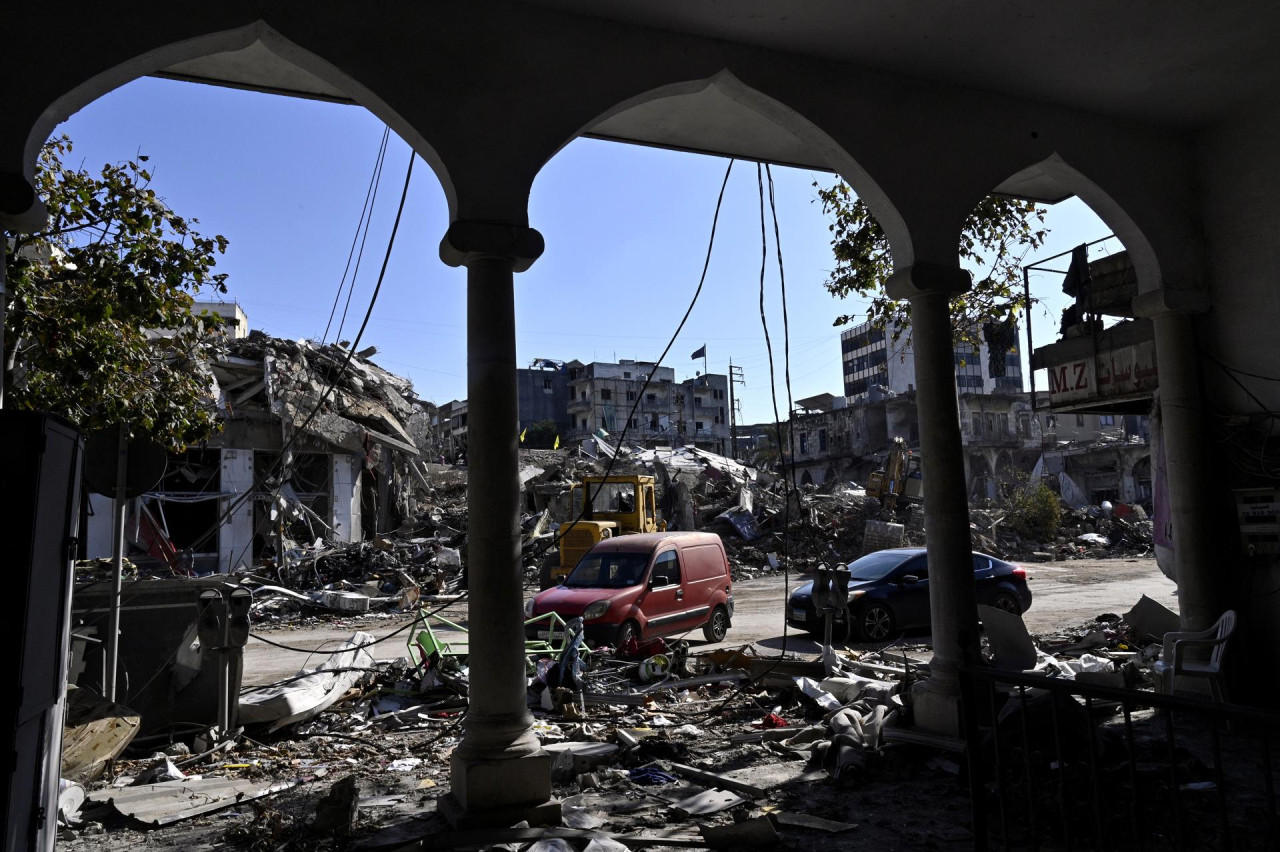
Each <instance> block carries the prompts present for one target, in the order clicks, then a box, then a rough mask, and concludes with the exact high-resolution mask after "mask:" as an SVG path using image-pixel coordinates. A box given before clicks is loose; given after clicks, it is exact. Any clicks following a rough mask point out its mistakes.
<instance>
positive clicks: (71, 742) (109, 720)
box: [61, 686, 141, 781]
mask: <svg viewBox="0 0 1280 852" xmlns="http://www.w3.org/2000/svg"><path fill="white" fill-rule="evenodd" d="M140 720H141V717H140V716H139V715H138V714H137V713H135V712H133V711H132V710H130V709H129V708H128V707H124V706H122V705H120V704H113V703H112V702H110V701H108V700H107V699H105V698H103V697H102V696H101V695H99V694H98V693H96V692H94V691H93V690H90V689H79V688H77V687H75V686H68V687H67V715H66V727H65V728H64V730H63V733H62V769H61V772H62V777H63V778H66V779H68V780H71V781H91V780H93V779H94V778H97V777H98V776H99V775H100V774H102V770H103V768H104V767H105V766H106V764H107V761H108V760H113V759H114V758H116V757H119V756H120V753H121V752H123V751H124V750H125V748H127V747H128V745H129V743H131V742H133V738H134V737H135V736H137V733H138V725H139V722H140Z"/></svg>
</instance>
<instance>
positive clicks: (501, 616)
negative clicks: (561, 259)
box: [440, 222, 559, 825]
mask: <svg viewBox="0 0 1280 852" xmlns="http://www.w3.org/2000/svg"><path fill="white" fill-rule="evenodd" d="M542 246H543V243H542V236H541V235H540V234H539V233H538V232H537V231H535V230H533V229H532V228H528V227H525V226H518V225H501V224H495V223H488V222H485V223H477V222H455V223H454V224H453V225H451V226H450V228H449V231H448V233H447V234H446V235H445V238H444V240H443V241H442V243H441V248H440V254H441V257H442V258H443V259H444V260H445V262H446V263H455V264H457V265H465V266H466V268H467V406H468V413H469V423H468V426H467V467H468V471H467V474H468V475H467V506H468V511H469V516H470V522H469V528H468V536H467V581H468V582H467V589H468V598H467V621H468V624H469V626H470V628H471V629H470V634H469V647H470V655H469V658H468V666H469V669H470V684H469V694H468V709H467V719H466V733H465V734H464V735H463V738H462V742H461V744H459V746H458V747H457V748H456V749H455V750H454V752H453V756H452V758H451V760H450V780H451V792H450V799H451V801H449V802H448V803H447V804H446V805H445V806H444V807H442V811H443V812H444V813H445V814H446V815H447V816H449V818H450V819H451V820H452V821H453V822H454V824H455V825H478V824H486V823H491V824H502V825H509V824H510V823H511V822H515V821H519V820H520V819H529V820H530V822H546V821H555V820H557V819H558V817H559V808H558V806H556V805H555V804H554V803H550V804H549V800H550V798H551V758H550V756H549V755H547V754H546V753H545V752H544V751H543V750H542V747H541V745H540V743H539V742H538V738H537V737H536V736H535V735H534V733H533V717H532V715H531V714H530V713H529V709H528V706H527V704H526V700H525V696H526V690H527V686H526V678H525V657H524V600H523V592H524V584H523V579H524V578H523V570H522V566H521V562H520V479H519V473H518V468H519V455H518V442H517V432H516V422H517V412H516V334H515V332H516V326H515V286H514V285H515V281H514V274H513V273H514V271H515V270H516V269H518V268H523V269H527V268H528V267H529V266H530V265H531V264H532V263H533V261H534V260H535V259H536V258H537V256H538V255H539V254H541V252H542Z"/></svg>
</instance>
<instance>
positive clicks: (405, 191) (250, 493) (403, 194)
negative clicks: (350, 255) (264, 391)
mask: <svg viewBox="0 0 1280 852" xmlns="http://www.w3.org/2000/svg"><path fill="white" fill-rule="evenodd" d="M415 157H416V155H415V154H414V152H413V151H412V150H410V152H409V165H408V168H406V170H405V175H404V187H403V188H402V189H401V191H400V203H399V205H398V206H397V208H396V217H395V220H394V221H393V222H392V225H391V235H390V236H389V237H388V238H387V248H386V251H385V252H384V253H383V256H382V267H381V269H380V270H379V271H378V280H377V283H376V284H375V285H374V288H373V294H372V295H371V296H370V297H369V305H368V307H367V308H366V309H365V312H364V319H363V321H362V322H361V323H360V330H359V331H358V332H356V336H355V339H354V340H353V341H352V343H351V345H350V346H349V347H347V350H346V351H347V355H346V357H345V358H344V359H343V361H342V363H341V364H340V365H339V366H338V369H337V371H336V372H335V373H334V374H333V378H332V379H331V380H330V381H329V383H328V384H327V385H326V386H325V388H324V391H323V392H322V393H321V394H320V397H319V399H317V400H316V403H315V405H313V406H312V408H311V410H310V412H308V414H307V416H306V417H305V418H304V419H303V421H302V423H300V424H299V425H298V426H297V427H296V428H295V429H294V431H293V433H292V434H291V435H290V436H289V438H288V440H286V441H285V442H284V445H283V446H282V447H281V448H280V454H279V458H278V459H277V460H276V462H275V463H274V464H273V465H272V468H271V470H270V471H269V472H268V474H267V475H266V476H265V477H264V479H266V480H271V479H273V478H274V477H275V475H276V473H277V472H279V470H280V469H281V467H282V466H283V465H284V460H285V458H286V457H287V455H288V452H289V450H290V449H292V448H293V445H294V444H295V443H297V441H298V438H299V437H300V436H301V435H302V434H303V433H305V431H306V429H307V427H308V426H310V425H311V421H313V420H315V418H316V415H318V414H319V413H320V410H321V409H322V408H324V406H325V404H326V403H327V402H328V401H329V397H330V396H331V395H332V394H333V392H334V390H335V389H337V386H338V382H339V381H341V379H342V377H343V375H345V374H346V372H347V369H348V368H349V367H350V366H351V360H352V358H354V357H355V354H356V350H357V349H359V348H360V339H361V338H362V337H363V336H364V332H365V329H366V328H367V327H368V325H369V318H370V317H371V316H372V315H373V307H374V305H376V304H377V302H378V294H379V293H380V292H382V282H383V279H384V278H385V277H386V274H387V264H388V263H389V262H390V260H391V250H392V248H393V247H394V246H395V244H396V234H397V233H398V232H399V230H400V219H401V217H402V216H403V215H404V205H405V200H406V199H407V198H408V197H409V184H410V180H411V178H412V177H413V162H414V159H415ZM257 484H258V480H257V479H256V478H255V482H254V485H255V486H256V485H257ZM278 492H279V486H276V488H274V489H273V497H274V494H276V493H278ZM256 493H257V489H256V488H250V489H247V490H246V491H245V492H244V493H243V494H241V495H240V496H239V497H237V498H236V499H235V500H233V501H231V503H230V504H228V506H227V508H226V510H225V511H223V512H222V514H221V515H220V516H219V517H218V519H217V520H216V521H214V523H213V526H211V527H210V528H209V529H208V530H207V531H206V532H205V533H204V535H202V536H200V537H199V538H198V539H197V540H196V542H195V544H193V545H192V546H193V547H199V546H200V545H202V544H204V543H205V542H206V541H208V540H209V539H211V538H212V537H213V536H214V535H215V534H216V533H217V531H218V529H219V528H220V527H221V526H222V524H223V522H224V521H225V520H226V519H227V518H230V517H231V515H232V514H234V513H235V511H236V510H237V509H239V508H240V506H242V505H244V503H245V502H246V501H248V500H252V499H253V498H254V495H255V494H256ZM249 546H252V541H250V544H249V545H247V546H246V549H247V548H248V547H249ZM243 554H244V551H243V550H242V551H241V553H240V555H241V556H242V555H243ZM238 558H239V556H237V557H236V559H238ZM236 559H233V560H232V564H234V563H235V561H236Z"/></svg>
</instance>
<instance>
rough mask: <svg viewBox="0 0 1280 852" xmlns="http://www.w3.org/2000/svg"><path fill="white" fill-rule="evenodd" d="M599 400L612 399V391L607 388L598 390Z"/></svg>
mask: <svg viewBox="0 0 1280 852" xmlns="http://www.w3.org/2000/svg"><path fill="white" fill-rule="evenodd" d="M600 398H601V399H613V391H611V390H609V389H608V388H601V389H600Z"/></svg>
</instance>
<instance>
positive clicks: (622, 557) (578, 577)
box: [564, 553, 649, 589]
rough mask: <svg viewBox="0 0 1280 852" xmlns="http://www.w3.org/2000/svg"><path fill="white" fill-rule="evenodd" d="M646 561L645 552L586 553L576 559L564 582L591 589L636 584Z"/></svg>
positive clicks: (620, 587) (640, 578)
mask: <svg viewBox="0 0 1280 852" xmlns="http://www.w3.org/2000/svg"><path fill="white" fill-rule="evenodd" d="M648 563H649V554H647V553H588V554H587V555H586V556H584V557H582V559H580V560H579V561H578V564H577V566H576V567H575V568H574V569H573V573H571V574H570V575H569V576H568V577H567V578H566V579H565V581H564V584H565V585H566V586H575V587H578V588H592V589H625V588H627V587H628V586H638V585H640V581H641V580H642V579H644V569H645V566H647V565H648Z"/></svg>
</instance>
